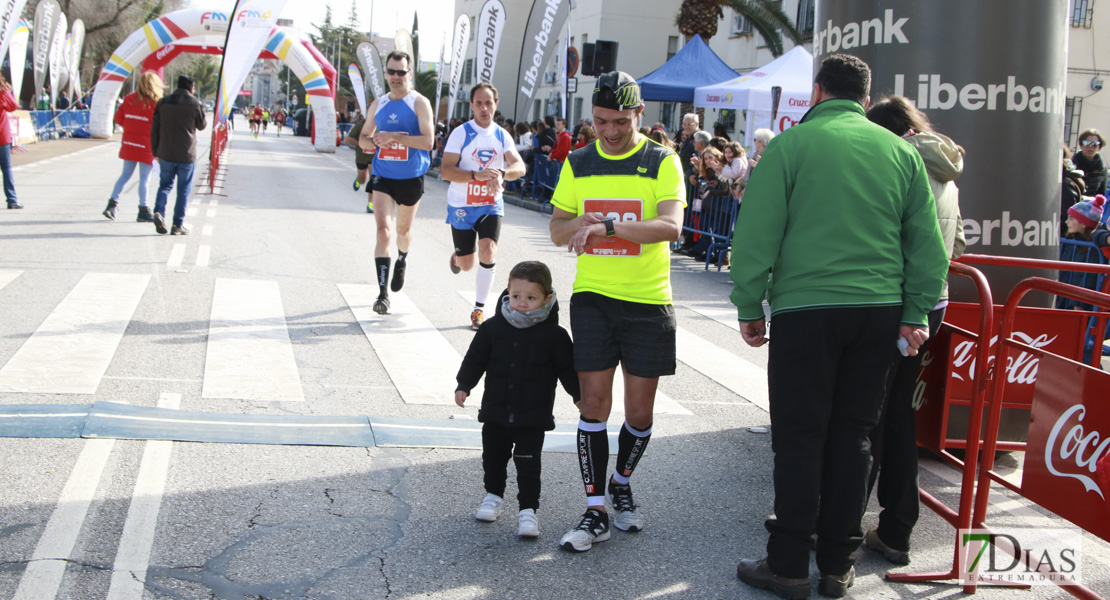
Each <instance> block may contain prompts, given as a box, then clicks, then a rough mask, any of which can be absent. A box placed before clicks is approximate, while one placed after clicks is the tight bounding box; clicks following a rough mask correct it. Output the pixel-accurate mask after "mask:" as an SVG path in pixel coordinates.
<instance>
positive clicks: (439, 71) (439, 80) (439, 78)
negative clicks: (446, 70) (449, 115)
mask: <svg viewBox="0 0 1110 600" xmlns="http://www.w3.org/2000/svg"><path fill="white" fill-rule="evenodd" d="M445 56H447V32H446V31H444V32H443V44H441V45H440V46H439V65H438V66H437V67H436V104H435V108H433V109H432V114H433V115H435V120H436V121H438V120H439V99H440V97H442V96H443V57H445Z"/></svg>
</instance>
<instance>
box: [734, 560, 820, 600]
mask: <svg viewBox="0 0 1110 600" xmlns="http://www.w3.org/2000/svg"><path fill="white" fill-rule="evenodd" d="M736 576H737V577H739V578H740V581H743V582H744V583H746V584H748V585H750V586H752V587H755V588H759V589H761V590H769V591H771V592H774V593H775V594H778V595H779V597H780V598H787V599H788V600H802V599H804V598H809V594H810V592H811V590H810V587H809V578H808V577H806V578H805V579H790V578H788V577H779V576H778V575H775V574H774V573H772V572H771V569H770V567H768V566H767V559H760V560H748V559H745V560H742V561H740V564H738V565H736Z"/></svg>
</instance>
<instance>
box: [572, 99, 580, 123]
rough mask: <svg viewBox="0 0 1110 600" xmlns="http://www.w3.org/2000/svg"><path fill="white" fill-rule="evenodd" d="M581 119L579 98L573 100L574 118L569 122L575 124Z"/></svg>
mask: <svg viewBox="0 0 1110 600" xmlns="http://www.w3.org/2000/svg"><path fill="white" fill-rule="evenodd" d="M581 118H582V99H581V98H575V99H574V118H573V120H572V121H571V122H572V123H577V122H578V120H579V119H581Z"/></svg>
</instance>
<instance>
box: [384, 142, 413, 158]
mask: <svg viewBox="0 0 1110 600" xmlns="http://www.w3.org/2000/svg"><path fill="white" fill-rule="evenodd" d="M408 159H409V147H408V146H406V145H404V144H401V143H398V142H393V143H392V144H389V145H387V146H378V160H398V161H402V162H403V161H406V160H408Z"/></svg>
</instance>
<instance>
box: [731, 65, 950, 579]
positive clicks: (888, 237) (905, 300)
mask: <svg viewBox="0 0 1110 600" xmlns="http://www.w3.org/2000/svg"><path fill="white" fill-rule="evenodd" d="M870 86H871V71H870V69H869V68H868V66H867V64H866V63H864V62H863V61H861V60H859V59H858V58H856V57H854V56H848V55H841V54H835V55H831V56H829V57H827V58H825V60H824V61H822V63H821V67H820V69H819V70H818V73H817V76H816V77H815V81H814V85H813V96H812V98H811V101H810V106H811V109H810V111H809V112H808V113H807V114H806V116H805V117H804V118H803V119H802V121H801V123H799V124H798V125H797V126H795V127H793V128H791V129H789V130H787V131H786V132H784V133H783V135H781V136H779V137H776V138H775V139H774V140H773V141H772V142H771V144H770V145H769V146H768V147H767V150H766V151H765V152H764V153H763V157H762V158H761V159H760V161H759V168H757V169H755V170H754V171H753V173H752V177H751V180H750V181H749V184H748V188H747V191H746V192H745V194H744V204H743V206H742V208H741V210H740V214H739V216H738V217H737V220H736V229H735V231H734V234H733V246H732V264H733V266H732V280H733V282H734V283H735V286H734V289H733V292H732V302H733V303H734V304H735V305H736V308H737V313H738V318H739V320H740V332H741V335H742V336H743V338H744V341H745V342H746V343H747V344H748V345H750V346H752V347H758V346H762V345H763V344H765V343H767V342H768V338H767V337H766V331H767V330H766V325H765V321H764V312H763V305H762V301H763V300H764V298H766V299H767V300H768V301H769V303H770V305H771V316H772V319H773V320H774V323H775V331H774V342H773V343H771V345H770V351H769V359H768V384H769V392H770V411H771V429H772V441H771V448H772V450H773V451H774V453H775V467H774V482H775V507H774V508H775V516H774V517H773V518H771V519H768V520H767V522H766V527H767V530H768V532H770V536H769V538H768V541H767V557H766V558H765V559H763V560H742V561H740V564H739V566H738V567H737V576H738V577H739V578H740V579H741V580H743V581H744V582H746V583H748V584H750V585H753V586H755V587H760V588H763V589H769V590H771V591H773V592H775V593H777V594H778V595H779V596H782V597H783V598H808V597H809V594H810V584H809V551H810V549H811V548H812V546H813V541H812V535H813V534H814V533H816V534H817V548H816V550H817V566H818V569H819V570H820V572H821V578H820V580H819V585H818V592H819V593H821V594H823V595H828V596H834V597H837V596H843V595H844V594H845V593H846V592H847V589H848V587H850V586H851V585H852V582H853V579H854V576H855V569H854V566H853V565H854V559H853V558H852V557H853V555H854V553H855V551H856V550H857V549H858V548H859V546H860V543H861V542H862V540H863V532H862V530H861V529H860V519H861V518H862V516H863V512H864V506H865V497H864V496H865V492H866V489H867V475H868V470H869V468H870V463H871V453H870V445H869V442H868V433H869V432H870V431H871V430H872V429H873V428H874V427H875V425H876V424H877V423H878V420H879V412H880V409H881V406H882V402H883V395H884V387H885V380H886V376H887V373H888V372H889V370H890V368H891V367H892V365H893V364H894V359H895V357H896V353H897V352H898V350H897V347H896V344H895V342H896V341H897V340H898V338H899V337H901V338H903V339H904V340H905V344H904V346H905V348H906V350H905V352H907V353H910V354H914V353H916V352H917V348H918V347H919V346H920V345H921V344H922V343H923V342H924V341H925V340H926V339H928V326H927V321H926V315H927V314H928V312H929V310H931V309H932V308H933V307H934V306H936V304H937V300H938V298H939V297H940V293H941V288H942V287H943V285H944V280H945V275H946V273H947V266H948V260H947V257H946V255H945V251H944V245H943V243H942V241H941V235H940V230H939V227H938V225H937V216H936V208H935V204H934V201H933V196H932V192H930V190H929V181H928V177H927V175H926V172H925V166H924V163H923V162H922V160H921V157H920V155H918V153H917V152H916V151H915V150H914V149H913V148H912V147H911V146H910V145H909V144H907V143H906V142H904V141H903V140H901V139H899V138H898V137H897V136H895V135H894V134H892V133H890V132H889V131H887V130H886V129H884V128H882V127H879V126H877V125H875V124H873V123H871V122H869V121H868V120H867V118H866V116H865V114H864V108H865V107H866V106H867V103H868V100H869V98H868V94H869V92H870ZM772 271H773V272H772ZM768 275H770V280H769V279H768Z"/></svg>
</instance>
